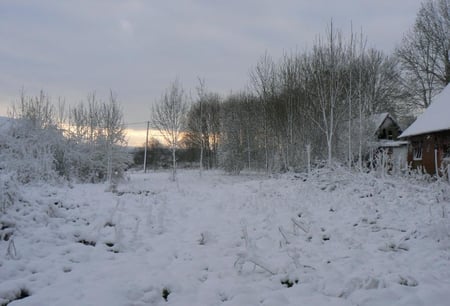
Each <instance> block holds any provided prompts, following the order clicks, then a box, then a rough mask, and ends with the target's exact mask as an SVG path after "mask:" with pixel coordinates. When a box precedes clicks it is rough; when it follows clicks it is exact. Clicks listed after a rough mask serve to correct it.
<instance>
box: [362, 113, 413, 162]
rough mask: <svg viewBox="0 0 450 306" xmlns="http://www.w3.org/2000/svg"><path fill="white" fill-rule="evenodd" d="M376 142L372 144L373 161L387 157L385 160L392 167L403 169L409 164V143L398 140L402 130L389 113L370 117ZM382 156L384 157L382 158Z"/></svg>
mask: <svg viewBox="0 0 450 306" xmlns="http://www.w3.org/2000/svg"><path fill="white" fill-rule="evenodd" d="M370 121H371V125H372V127H373V136H375V141H372V142H371V143H370V147H371V150H372V157H371V160H372V161H373V160H374V159H375V158H378V159H379V158H382V156H384V157H387V160H383V162H386V163H387V164H389V165H390V167H391V168H392V167H395V168H398V169H400V168H403V167H404V166H406V163H407V153H408V141H404V140H403V141H401V140H398V136H400V134H401V133H402V130H401V128H400V126H399V124H398V123H397V121H396V120H395V119H394V118H393V117H392V116H391V115H390V114H389V113H381V114H374V115H372V116H371V117H370ZM380 154H381V155H382V156H380Z"/></svg>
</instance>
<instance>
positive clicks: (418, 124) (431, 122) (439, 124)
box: [399, 85, 450, 138]
mask: <svg viewBox="0 0 450 306" xmlns="http://www.w3.org/2000/svg"><path fill="white" fill-rule="evenodd" d="M449 114H450V85H447V87H445V88H444V90H443V91H442V92H440V93H439V94H438V95H437V96H436V97H434V99H433V102H432V103H431V104H430V106H428V108H427V109H426V110H425V112H424V113H423V114H422V115H420V116H419V117H418V118H417V120H416V121H414V122H413V124H411V126H409V127H408V128H407V129H406V130H405V131H404V132H403V133H402V134H401V135H400V136H399V138H404V137H410V136H415V135H421V134H427V133H433V132H439V131H445V130H450V116H449Z"/></svg>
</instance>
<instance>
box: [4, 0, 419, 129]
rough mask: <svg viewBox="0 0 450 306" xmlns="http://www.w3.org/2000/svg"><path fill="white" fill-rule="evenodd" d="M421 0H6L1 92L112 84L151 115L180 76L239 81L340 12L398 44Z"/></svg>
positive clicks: (221, 83) (339, 18) (129, 106)
mask: <svg viewBox="0 0 450 306" xmlns="http://www.w3.org/2000/svg"><path fill="white" fill-rule="evenodd" d="M420 2H421V0H397V1H388V0H379V1H372V0H342V1H329V0H314V1H309V0H303V1H301V0H299V1H288V0H280V1H270V0H258V1H257V0H247V1H240V0H239V1H238V0H229V1H218V0H208V1H207V0H180V1H159V0H155V1H138V0H130V1H121V0H109V1H107V0H97V1H56V0H42V1H39V2H33V1H27V0H16V1H2V2H0V41H2V43H1V44H0V71H2V77H1V79H0V81H1V82H2V91H3V93H2V95H3V96H4V97H10V96H14V95H17V93H18V92H19V91H20V88H22V86H23V87H25V90H26V91H27V92H29V93H30V94H32V93H34V92H36V93H37V92H38V91H39V90H40V89H44V90H46V91H48V92H49V94H50V95H54V96H65V97H66V98H67V101H68V102H73V103H78V102H79V101H80V100H82V99H84V98H85V97H86V95H87V93H88V92H90V91H93V90H97V92H98V93H99V95H100V96H101V95H104V96H105V97H106V96H107V94H108V91H109V89H113V90H114V91H116V92H117V93H118V96H119V100H121V101H122V103H123V104H124V111H125V118H126V120H127V121H145V120H147V118H148V115H149V105H150V104H151V103H152V102H154V101H155V100H156V99H158V98H159V97H160V95H161V94H162V92H163V91H164V89H165V88H166V87H167V86H168V84H169V83H170V82H171V81H172V80H173V79H175V77H179V78H180V80H181V81H182V82H183V85H184V87H186V88H187V89H189V88H194V87H195V86H196V85H197V84H196V83H197V77H202V78H205V79H206V82H207V86H208V87H209V88H210V89H211V90H214V91H218V92H220V93H223V94H225V93H227V92H229V91H230V90H239V89H241V88H244V87H245V86H246V85H247V84H246V83H247V82H248V71H249V69H250V68H251V66H253V65H254V64H255V63H256V61H257V60H258V58H259V57H260V56H261V55H263V54H264V52H266V51H267V52H268V53H269V54H271V55H272V56H273V57H274V58H275V59H276V58H278V57H279V56H281V55H282V53H283V52H284V51H290V50H294V49H297V50H301V51H302V50H305V49H307V48H308V46H309V47H310V46H311V45H312V44H313V41H314V38H315V36H316V35H318V34H323V33H324V32H325V28H326V25H327V23H329V21H330V20H331V19H332V18H333V21H334V22H335V24H336V26H338V27H341V28H342V29H343V31H344V33H348V32H349V31H350V23H353V26H354V28H355V29H356V30H357V31H359V29H360V28H362V29H363V32H364V33H365V34H366V35H367V36H368V39H369V45H374V46H376V47H377V48H380V49H382V50H386V51H387V52H390V51H391V50H392V49H393V48H394V46H395V44H396V43H397V42H399V40H400V39H401V37H402V35H403V32H405V31H406V30H407V28H408V27H409V26H410V25H412V22H413V21H414V17H415V14H416V12H417V9H418V7H419V4H420ZM0 103H1V104H3V103H5V102H4V101H0ZM8 103H9V101H8ZM0 111H1V107H0Z"/></svg>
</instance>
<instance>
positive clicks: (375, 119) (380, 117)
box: [370, 113, 389, 134]
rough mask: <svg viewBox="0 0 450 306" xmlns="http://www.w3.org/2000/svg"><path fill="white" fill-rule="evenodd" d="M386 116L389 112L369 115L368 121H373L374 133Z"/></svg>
mask: <svg viewBox="0 0 450 306" xmlns="http://www.w3.org/2000/svg"><path fill="white" fill-rule="evenodd" d="M388 116H389V113H380V114H373V115H372V116H370V121H371V122H372V123H373V127H374V134H375V133H376V132H377V131H378V129H379V128H380V127H381V125H382V124H383V123H384V121H385V120H386V118H387V117H388Z"/></svg>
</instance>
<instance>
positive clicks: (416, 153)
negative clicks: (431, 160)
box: [413, 142, 422, 160]
mask: <svg viewBox="0 0 450 306" xmlns="http://www.w3.org/2000/svg"><path fill="white" fill-rule="evenodd" d="M413 160H422V143H421V142H418V143H416V144H415V145H414V148H413Z"/></svg>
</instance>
